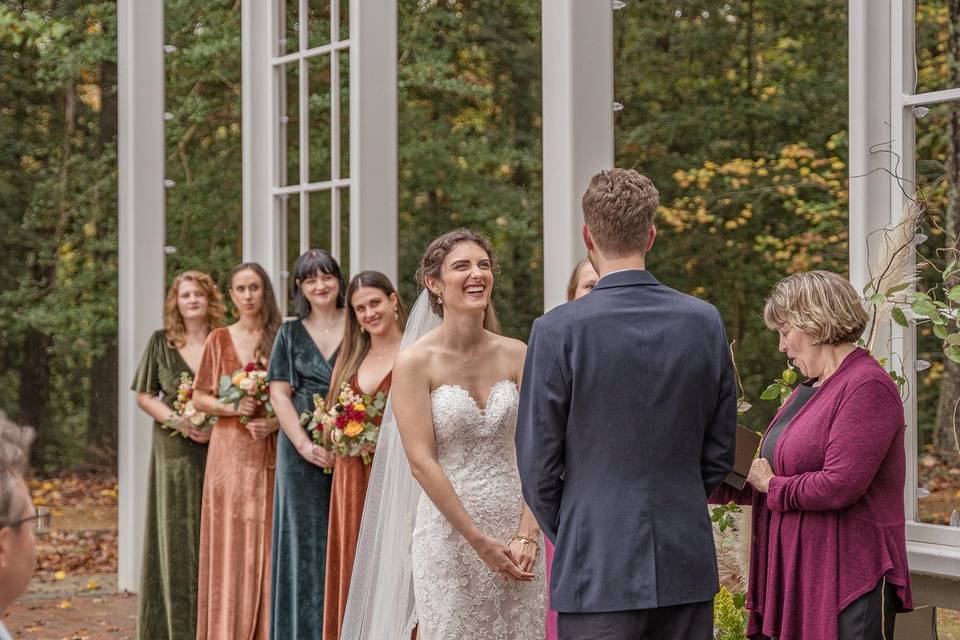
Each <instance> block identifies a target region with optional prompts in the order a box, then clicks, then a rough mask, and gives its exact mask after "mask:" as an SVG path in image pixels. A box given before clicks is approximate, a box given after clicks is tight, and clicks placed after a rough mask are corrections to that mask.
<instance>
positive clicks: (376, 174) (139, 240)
mask: <svg viewBox="0 0 960 640" xmlns="http://www.w3.org/2000/svg"><path fill="white" fill-rule="evenodd" d="M619 4H620V3H617V2H611V0H549V1H547V0H544V1H543V2H542V20H543V30H542V38H543V141H544V142H543V153H544V158H543V171H544V176H543V184H544V194H543V195H544V197H543V204H544V285H545V286H544V291H545V292H547V293H546V297H545V300H544V304H545V307H546V308H550V307H553V306H555V305H556V304H559V303H560V302H561V299H560V298H558V297H556V296H555V294H556V293H557V292H561V291H562V290H563V289H564V281H565V278H566V275H567V274H568V273H569V270H570V268H571V267H572V265H573V264H574V262H575V261H576V260H577V258H578V257H579V256H580V255H582V250H581V248H580V246H581V245H580V239H579V235H580V233H579V227H580V223H581V213H580V194H581V193H582V191H583V189H584V188H585V187H586V184H587V181H588V180H589V177H590V176H591V175H592V174H593V173H595V172H596V171H598V170H600V169H603V168H607V167H610V166H612V164H613V157H614V144H613V19H614V10H615V6H614V5H619ZM339 7H340V2H339V1H338V0H333V1H332V2H331V5H330V12H331V20H330V24H331V27H330V33H329V34H328V37H323V38H321V39H320V43H319V44H318V42H316V41H314V39H312V38H311V37H310V36H309V34H308V32H307V29H306V28H301V29H300V30H299V31H298V33H297V34H296V38H293V37H291V36H290V35H289V34H286V33H284V32H285V31H286V24H287V22H288V21H287V16H289V15H290V12H294V15H296V16H299V17H298V18H297V19H296V22H297V24H299V25H304V24H306V20H305V18H304V17H305V16H306V15H307V11H308V2H307V0H243V3H242V11H243V15H242V24H243V54H242V55H243V257H244V259H245V260H255V261H258V262H260V263H261V264H263V265H264V267H265V268H266V269H267V271H268V273H269V274H270V276H271V278H272V279H273V281H274V284H275V286H276V287H278V288H279V289H280V290H284V289H286V286H287V283H286V273H285V272H286V269H287V256H288V248H287V246H286V243H287V238H288V234H287V231H288V229H287V224H288V221H289V219H290V211H291V210H292V207H294V206H295V209H296V211H297V212H298V215H299V219H298V221H297V224H298V228H299V235H298V237H299V245H300V246H299V249H300V250H303V249H306V248H307V247H309V246H311V238H312V231H311V227H310V219H311V217H310V209H311V206H314V204H315V203H317V202H321V201H322V202H328V203H329V205H327V204H324V206H325V207H327V206H328V207H329V211H330V212H331V215H330V220H329V238H330V246H329V248H330V249H331V251H332V252H333V253H334V255H336V256H338V257H340V258H347V260H348V262H349V266H350V271H351V272H354V273H355V272H357V271H359V270H362V269H377V270H380V271H383V272H384V273H386V274H388V275H389V276H390V277H391V278H392V279H394V280H396V276H397V153H396V151H397V150H396V140H397V130H396V129H397V88H396V78H397V71H396V61H397V45H396V42H397V38H396V30H397V19H396V0H350V2H349V29H348V32H345V31H343V30H342V29H341V28H340V24H341V23H342V22H345V21H346V19H347V16H340V15H339V11H340V9H339ZM914 15H915V11H914V6H913V0H849V25H850V75H849V78H850V164H849V166H850V174H851V176H853V178H852V179H851V181H850V247H851V250H850V273H851V277H852V279H853V281H854V284H855V285H857V286H862V285H863V284H865V283H866V282H867V280H869V276H868V275H867V273H868V268H867V252H866V250H865V247H866V241H867V238H868V237H869V236H870V233H871V232H872V231H874V230H876V229H879V228H881V227H883V226H885V225H888V224H890V223H891V222H895V221H897V220H898V219H899V216H900V214H901V211H902V209H903V207H904V206H905V198H904V194H903V192H902V191H901V187H902V184H903V181H898V180H894V179H893V178H892V177H891V173H890V172H892V171H893V170H894V168H895V166H894V163H895V162H896V161H897V160H896V159H897V158H903V159H904V161H903V163H902V165H901V167H900V173H901V175H902V177H903V179H904V180H905V181H906V182H907V183H909V182H910V181H911V180H912V176H913V170H914V169H913V167H914V155H915V154H914V148H913V147H914V143H913V140H914V107H916V106H920V105H929V104H936V103H939V102H944V101H955V100H960V88H950V89H947V90H944V91H937V92H935V93H927V94H915V93H914V90H913V87H914V75H915V73H916V72H915V68H914V64H913V55H914V33H915V28H914ZM118 29H119V96H120V140H119V153H120V158H119V161H120V162H119V163H120V248H119V250H120V343H119V344H120V381H121V386H122V387H123V389H122V390H121V391H122V392H121V394H120V398H121V406H120V425H121V427H120V492H121V493H120V558H119V560H120V569H119V585H120V588H122V589H129V590H134V589H136V587H137V582H138V571H139V562H140V541H141V538H142V536H141V530H142V526H143V522H144V496H145V486H146V484H145V480H146V478H145V474H146V470H147V467H148V461H149V450H150V433H151V431H150V428H149V421H148V418H147V417H146V416H145V415H143V414H142V413H141V412H139V411H137V410H136V408H135V406H134V400H133V398H132V394H129V393H126V388H125V387H126V384H125V383H126V382H127V381H129V380H130V379H132V377H133V370H134V366H135V363H136V361H137V356H138V355H139V353H140V349H141V348H142V345H143V344H145V343H146V341H147V338H148V336H149V334H150V332H152V331H153V330H154V329H155V327H156V326H157V324H158V323H159V321H160V318H161V304H162V299H163V294H164V252H163V245H164V222H163V220H164V188H163V179H164V176H163V171H164V139H163V103H164V87H163V65H164V60H163V56H164V53H163V45H164V43H163V0H120V2H119V12H118ZM347 33H348V37H344V36H345V35H346V34H347ZM293 40H296V42H294V41H293ZM344 56H346V60H347V62H348V66H349V72H348V74H347V75H346V77H344V75H343V73H342V69H343V66H342V62H343V60H344ZM317 65H321V66H323V65H329V73H328V74H325V77H329V82H330V87H329V92H330V96H331V100H330V104H331V106H330V109H331V118H330V122H331V131H330V134H329V140H328V143H329V145H330V160H331V162H330V171H329V175H323V176H316V175H311V174H310V170H309V166H310V162H309V153H310V149H311V148H312V147H311V145H310V144H309V140H310V136H311V135H313V133H314V132H313V131H312V130H311V127H310V121H309V118H308V117H307V110H308V106H307V99H308V95H307V94H308V91H309V90H310V89H309V87H310V86H311V85H310V83H309V77H310V73H311V70H312V69H315V68H317ZM289 72H295V76H296V78H297V83H295V84H293V85H291V84H290V83H289V82H288V81H287V78H288V77H289V75H288V73H289ZM343 83H346V84H347V86H348V87H349V100H348V102H349V107H348V109H349V127H348V137H349V145H348V147H349V157H350V161H349V167H345V166H342V164H341V149H342V135H343V134H344V132H343V131H341V130H340V126H339V123H340V121H341V119H340V117H339V115H340V111H339V110H340V109H341V108H343V105H342V104H341V102H340V96H341V94H342V92H341V87H342V86H343ZM292 91H295V92H296V94H297V96H296V100H290V99H289V98H290V97H291V96H290V95H288V92H292ZM289 104H294V105H296V107H295V109H294V110H293V111H288V110H287V109H288V106H287V105H289ZM627 107H628V108H629V105H628V106H627ZM291 121H294V122H296V126H297V130H296V135H295V136H294V135H292V132H291V131H288V124H289V123H290V122H291ZM292 139H295V140H296V141H297V142H296V144H297V145H298V146H297V149H298V150H297V154H299V163H298V172H297V173H296V175H290V172H289V171H288V168H287V158H288V149H287V145H288V140H292ZM345 200H348V202H349V208H348V211H349V216H348V218H347V221H348V227H349V238H348V241H347V242H346V243H344V242H343V241H342V240H341V238H342V235H343V234H342V226H343V225H342V218H341V216H340V211H341V209H342V208H345V207H344V201H345ZM887 331H888V335H891V336H892V337H893V339H892V340H889V341H885V343H886V344H896V345H902V347H898V348H899V349H900V353H899V356H900V358H899V359H896V360H897V361H899V362H902V367H903V373H904V375H905V376H906V377H907V378H908V380H909V381H910V383H911V384H912V383H913V382H914V378H915V375H914V366H913V364H914V359H915V355H914V343H915V330H914V329H913V328H911V329H904V330H900V329H899V328H897V327H892V328H888V329H887ZM915 403H916V400H915V396H913V397H911V398H909V399H908V400H907V416H908V423H909V427H910V428H908V434H907V452H908V456H912V458H908V465H907V468H908V479H907V483H906V487H905V501H906V505H907V514H908V515H907V518H908V521H909V522H908V525H907V526H908V538H909V551H910V561H911V567H912V569H913V570H914V571H918V572H923V573H928V574H936V575H946V576H951V577H960V528H947V527H941V526H935V525H928V524H922V523H920V522H919V521H918V517H917V513H916V499H915V487H916V486H917V478H916V472H915V470H916V450H917V448H916V406H915Z"/></svg>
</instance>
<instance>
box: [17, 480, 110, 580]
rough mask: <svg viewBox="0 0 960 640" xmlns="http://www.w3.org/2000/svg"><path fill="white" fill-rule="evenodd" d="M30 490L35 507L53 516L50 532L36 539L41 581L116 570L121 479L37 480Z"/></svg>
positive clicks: (32, 481)
mask: <svg viewBox="0 0 960 640" xmlns="http://www.w3.org/2000/svg"><path fill="white" fill-rule="evenodd" d="M30 490H31V493H32V494H33V502H34V504H35V505H37V506H44V507H47V508H48V509H49V510H50V512H51V513H52V514H53V518H52V521H51V528H50V530H49V531H47V532H46V533H44V534H42V535H41V536H40V537H39V539H38V540H37V575H36V578H38V579H40V580H42V581H47V582H52V581H59V580H64V579H65V578H66V577H67V576H68V575H69V576H72V575H87V574H94V573H114V572H116V570H117V519H116V508H117V479H116V477H113V476H82V475H68V476H63V477H59V478H34V479H32V480H31V481H30ZM86 588H87V590H88V591H94V590H96V589H99V585H98V584H97V583H96V581H94V580H91V581H90V582H88V583H87V587H86Z"/></svg>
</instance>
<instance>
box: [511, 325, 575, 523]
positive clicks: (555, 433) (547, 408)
mask: <svg viewBox="0 0 960 640" xmlns="http://www.w3.org/2000/svg"><path fill="white" fill-rule="evenodd" d="M568 399H569V392H568V389H567V383H566V381H565V380H564V376H563V371H562V370H561V369H560V362H559V358H558V356H557V351H556V347H555V345H554V344H553V341H552V340H551V338H550V334H549V333H548V330H547V329H546V328H545V327H543V326H542V324H541V321H540V320H539V319H538V320H536V321H534V323H533V327H532V328H531V330H530V344H529V346H528V347H527V357H526V361H525V362H524V365H523V382H522V385H521V392H520V406H519V409H518V413H517V466H518V468H519V471H520V479H521V481H522V488H523V497H524V499H525V500H526V502H527V505H528V506H529V507H530V510H531V511H532V512H533V514H534V516H536V519H537V521H538V522H539V523H540V527H541V528H542V529H543V533H544V535H546V536H547V538H548V539H549V540H551V541H553V542H555V541H556V537H557V526H558V518H559V513H560V500H561V497H562V496H563V480H562V479H561V475H562V474H563V471H564V465H565V462H564V459H565V440H566V430H567V415H568Z"/></svg>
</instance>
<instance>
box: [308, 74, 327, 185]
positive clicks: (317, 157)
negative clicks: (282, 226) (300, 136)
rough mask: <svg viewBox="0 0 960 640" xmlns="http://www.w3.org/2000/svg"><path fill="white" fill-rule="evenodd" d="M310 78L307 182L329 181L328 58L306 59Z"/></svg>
mask: <svg viewBox="0 0 960 640" xmlns="http://www.w3.org/2000/svg"><path fill="white" fill-rule="evenodd" d="M307 64H308V65H309V68H310V71H309V79H310V101H309V113H310V115H309V122H310V182H322V181H325V180H329V179H330V56H328V55H323V56H315V57H312V58H310V59H309V60H307Z"/></svg>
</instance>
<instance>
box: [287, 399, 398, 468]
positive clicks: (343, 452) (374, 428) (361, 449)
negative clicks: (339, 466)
mask: <svg viewBox="0 0 960 640" xmlns="http://www.w3.org/2000/svg"><path fill="white" fill-rule="evenodd" d="M313 402H314V406H315V407H316V409H314V410H313V413H304V414H303V415H302V416H301V421H302V424H303V425H304V426H306V428H307V431H309V432H310V435H311V437H312V438H313V441H314V442H316V443H317V444H319V445H322V446H324V447H326V448H327V449H330V450H331V451H333V452H334V453H336V454H337V455H338V456H340V457H343V458H356V457H359V458H361V459H362V460H363V464H370V463H371V462H372V461H373V458H372V456H373V452H374V451H375V450H376V448H377V438H378V437H379V435H380V426H379V425H378V424H376V423H375V422H374V419H375V418H378V417H379V416H382V415H383V409H384V407H386V405H387V397H386V396H385V395H384V393H383V392H382V391H381V392H378V393H377V394H376V395H375V396H370V395H367V394H358V393H355V392H354V391H353V389H351V388H350V385H349V384H348V383H346V382H344V383H343V386H342V387H341V388H340V394H339V395H338V396H337V403H336V404H335V405H333V406H332V407H330V410H329V411H327V410H325V409H324V406H323V398H322V397H320V396H319V395H314V396H313Z"/></svg>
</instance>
